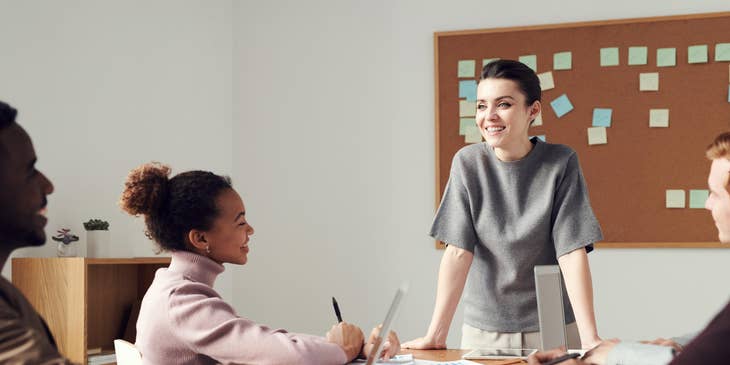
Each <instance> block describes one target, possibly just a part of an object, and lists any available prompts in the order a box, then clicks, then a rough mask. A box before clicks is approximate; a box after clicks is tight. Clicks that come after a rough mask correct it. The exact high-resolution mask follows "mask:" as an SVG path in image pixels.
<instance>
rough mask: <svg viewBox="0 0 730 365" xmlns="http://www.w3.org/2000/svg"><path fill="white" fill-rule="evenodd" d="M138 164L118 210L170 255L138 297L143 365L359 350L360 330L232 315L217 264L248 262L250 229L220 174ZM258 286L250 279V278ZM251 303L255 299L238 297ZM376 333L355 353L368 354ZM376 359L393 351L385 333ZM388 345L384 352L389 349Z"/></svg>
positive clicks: (346, 357)
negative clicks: (298, 328)
mask: <svg viewBox="0 0 730 365" xmlns="http://www.w3.org/2000/svg"><path fill="white" fill-rule="evenodd" d="M169 174H170V168H169V167H167V166H164V165H160V164H146V165H142V166H140V167H138V168H137V169H135V170H132V172H131V173H130V174H129V177H128V178H127V181H126V183H125V188H124V193H123V194H122V199H121V206H122V208H123V209H124V210H125V211H126V212H127V213H129V214H132V215H135V216H136V215H143V216H144V218H145V223H146V225H147V235H148V237H150V238H152V239H154V240H155V241H156V242H157V244H158V245H159V246H160V248H161V249H162V250H164V251H169V252H170V253H171V255H172V260H171V262H170V266H169V267H168V268H165V269H160V270H158V271H157V273H156V274H155V278H154V280H153V282H152V285H150V287H149V289H148V290H147V293H145V296H144V298H143V300H142V306H141V308H140V313H139V319H138V320H137V339H136V346H137V348H138V349H139V350H140V352H141V353H142V361H143V363H144V364H166V365H167V364H190V365H193V364H217V363H224V364H230V363H241V364H312V365H315V364H316V365H327V364H331V365H335V364H344V363H346V362H349V361H351V360H352V359H353V358H355V357H356V356H358V355H359V354H361V350H362V349H363V334H362V331H361V330H360V328H358V327H357V326H354V325H352V324H349V323H344V322H343V323H339V324H337V325H335V326H333V327H332V329H331V330H330V331H329V332H328V333H327V336H326V338H323V337H317V336H311V335H304V334H296V333H288V332H286V331H284V330H281V329H276V330H275V329H271V328H269V327H266V326H262V325H259V324H257V323H255V322H253V321H252V320H250V319H247V318H244V317H240V316H239V315H238V314H237V313H236V311H235V310H234V309H233V307H232V306H231V305H230V304H228V303H226V302H225V301H224V300H223V299H222V298H221V296H220V295H219V294H218V293H217V292H216V291H215V290H214V289H213V284H214V282H215V279H216V277H217V276H218V275H219V274H220V273H222V272H223V270H224V268H223V264H224V263H231V264H236V265H243V264H245V263H246V261H248V252H249V239H250V237H251V236H252V235H253V233H254V230H253V227H251V225H250V224H249V223H248V221H247V220H246V209H245V207H244V205H243V201H242V200H241V197H240V196H239V195H238V193H236V191H235V190H233V188H232V187H231V181H230V180H229V179H228V178H227V177H223V176H218V175H216V174H213V173H212V172H207V171H189V172H184V173H181V174H178V175H176V176H174V177H172V178H169ZM259 280H260V278H259ZM248 298H249V299H248V300H250V301H255V300H256V295H255V294H253V293H249V294H248ZM375 335H377V330H374V331H373V333H371V337H370V340H369V343H368V344H367V345H366V346H365V351H370V348H371V347H372V340H374V336H375ZM386 344H387V345H388V346H386V347H390V348H388V349H387V350H385V351H386V355H385V356H386V357H390V356H392V355H393V354H394V353H395V352H396V351H397V348H398V340H397V337H396V336H395V334H394V333H392V332H391V334H390V337H389V341H388V342H386ZM390 344H392V345H393V346H389V345H390Z"/></svg>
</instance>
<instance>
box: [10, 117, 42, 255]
mask: <svg viewBox="0 0 730 365" xmlns="http://www.w3.org/2000/svg"><path fill="white" fill-rule="evenodd" d="M35 163H36V155H35V150H34V149H33V143H32V142H31V140H30V137H29V136H28V134H27V133H26V132H25V130H24V129H23V128H22V127H21V126H20V125H18V124H17V123H13V124H11V125H10V126H8V127H6V128H3V129H0V207H1V208H0V245H3V246H5V247H7V248H10V249H14V248H17V247H23V246H40V245H43V243H45V242H46V233H45V231H44V227H45V226H46V222H47V220H46V217H45V210H46V209H45V207H46V204H47V202H48V201H47V200H46V195H49V194H51V193H52V192H53V184H51V182H50V181H49V180H48V178H46V176H45V175H43V173H41V172H40V171H38V170H36V168H35Z"/></svg>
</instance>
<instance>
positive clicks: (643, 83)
mask: <svg viewBox="0 0 730 365" xmlns="http://www.w3.org/2000/svg"><path fill="white" fill-rule="evenodd" d="M639 90H640V91H659V73H658V72H646V73H640V74H639Z"/></svg>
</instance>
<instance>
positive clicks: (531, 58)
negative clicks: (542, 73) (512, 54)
mask: <svg viewBox="0 0 730 365" xmlns="http://www.w3.org/2000/svg"><path fill="white" fill-rule="evenodd" d="M520 62H522V63H524V64H525V65H527V67H529V68H531V69H532V71H535V72H537V56H536V55H534V54H531V55H526V56H520Z"/></svg>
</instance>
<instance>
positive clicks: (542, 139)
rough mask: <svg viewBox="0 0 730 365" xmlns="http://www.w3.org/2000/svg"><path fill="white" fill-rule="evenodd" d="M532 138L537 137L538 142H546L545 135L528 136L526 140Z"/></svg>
mask: <svg viewBox="0 0 730 365" xmlns="http://www.w3.org/2000/svg"><path fill="white" fill-rule="evenodd" d="M534 137H537V139H539V140H541V141H543V142H547V141H546V140H545V135H544V134H540V135H537V136H529V137H528V138H529V139H532V138H534Z"/></svg>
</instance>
